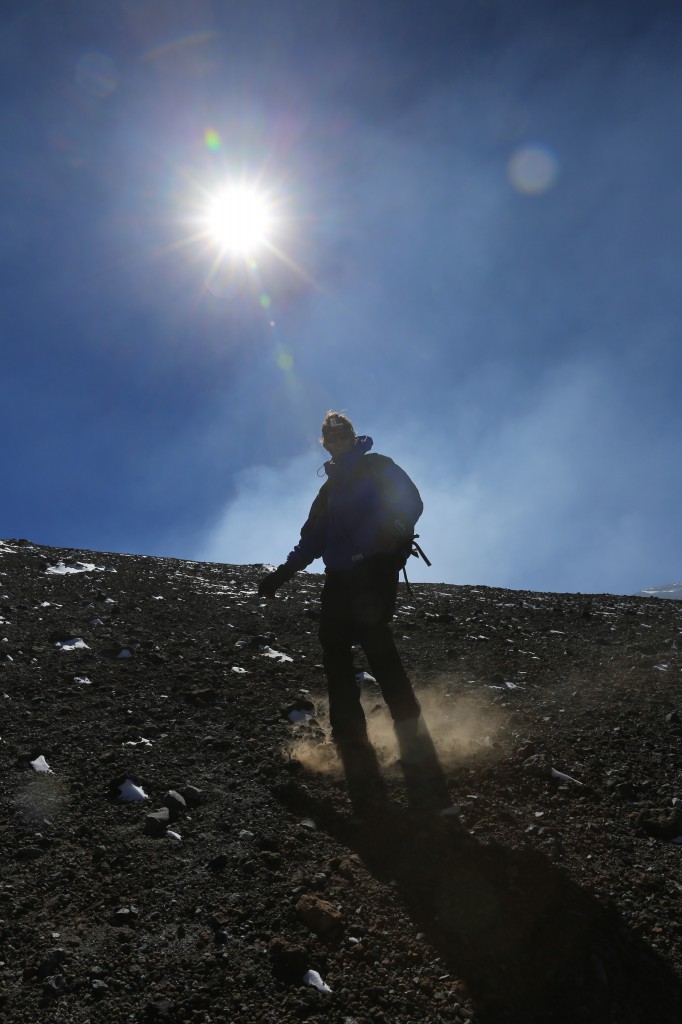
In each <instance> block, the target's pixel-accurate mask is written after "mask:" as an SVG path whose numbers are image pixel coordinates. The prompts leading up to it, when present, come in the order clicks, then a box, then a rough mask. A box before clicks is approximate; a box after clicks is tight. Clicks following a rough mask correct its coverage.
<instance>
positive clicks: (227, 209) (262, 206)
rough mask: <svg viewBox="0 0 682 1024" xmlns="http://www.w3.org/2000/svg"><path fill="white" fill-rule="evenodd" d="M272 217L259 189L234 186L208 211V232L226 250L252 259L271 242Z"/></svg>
mask: <svg viewBox="0 0 682 1024" xmlns="http://www.w3.org/2000/svg"><path fill="white" fill-rule="evenodd" d="M271 226H272V215H271V211H270V208H269V205H268V201H267V199H266V197H265V196H264V195H262V194H261V193H259V192H258V191H257V190H256V189H253V188H248V187H246V186H236V185H235V186H233V187H232V188H229V189H227V191H225V192H223V193H221V195H219V196H217V197H216V198H215V199H214V200H213V202H212V204H211V206H210V209H209V211H208V229H209V232H210V234H211V236H212V237H213V238H214V240H215V241H216V242H217V243H218V244H219V245H220V246H221V248H222V249H223V251H225V252H228V253H231V254H232V255H234V256H249V255H251V253H253V252H254V251H255V250H256V249H258V248H259V247H260V246H261V245H263V244H264V243H265V242H267V240H268V231H269V229H270V228H271Z"/></svg>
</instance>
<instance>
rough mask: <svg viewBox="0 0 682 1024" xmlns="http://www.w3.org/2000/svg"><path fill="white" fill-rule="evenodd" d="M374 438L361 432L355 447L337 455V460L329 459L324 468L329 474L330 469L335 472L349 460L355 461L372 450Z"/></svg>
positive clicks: (356, 439)
mask: <svg viewBox="0 0 682 1024" xmlns="http://www.w3.org/2000/svg"><path fill="white" fill-rule="evenodd" d="M373 444H374V440H373V439H372V438H371V437H370V436H369V435H368V434H360V436H359V437H356V438H355V447H354V448H351V449H350V451H347V452H342V453H341V455H339V456H337V459H336V462H334V460H333V459H328V460H327V462H325V464H324V470H325V473H326V474H327V476H329V471H330V470H331V471H332V472H334V469H336V468H337V467H338V466H343V465H344V464H347V463H349V462H354V461H355V460H356V459H357V458H359V457H360V456H361V455H365V453H366V452H368V451H369V450H370V448H371V447H372V445H373Z"/></svg>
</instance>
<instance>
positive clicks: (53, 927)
mask: <svg viewBox="0 0 682 1024" xmlns="http://www.w3.org/2000/svg"><path fill="white" fill-rule="evenodd" d="M60 561H61V562H62V563H64V564H68V565H69V566H70V567H71V568H75V569H79V567H82V566H88V565H93V564H94V565H95V566H96V568H95V569H94V570H93V569H88V570H85V571H81V570H80V569H79V571H77V572H74V573H70V574H67V575H58V574H50V573H46V572H45V569H46V568H48V567H50V566H55V565H57V563H58V562H60ZM0 573H2V574H3V575H2V583H1V587H0V589H1V590H2V594H3V595H6V597H3V605H2V607H3V612H2V618H3V619H4V621H3V622H2V624H0V641H3V643H2V645H1V646H2V650H0V655H4V654H6V653H7V652H10V653H11V657H12V660H8V659H7V658H5V659H4V660H0V675H1V679H0V700H1V701H2V704H1V707H2V721H1V722H0V771H1V775H0V777H1V778H2V787H0V862H1V863H2V873H1V877H0V938H1V939H2V953H1V955H0V1010H1V1011H2V1014H3V1016H4V1017H6V1018H7V1019H8V1020H12V1021H14V1020H16V1021H21V1022H22V1024H38V1022H42V1021H43V1020H45V1019H47V1018H49V1019H54V1020H63V1021H69V1022H73V1024H85V1022H86V1021H88V1020H90V1021H93V1022H95V1021H100V1020H102V1021H104V1020H106V1022H107V1024H126V1022H128V1021H130V1020H139V1021H145V1020H158V1021H164V1020H167V1021H177V1022H180V1021H185V1020H188V1021H189V1020H191V1021H197V1022H206V1024H208V1022H209V1021H213V1022H215V1021H223V1020H225V1021H227V1020H239V1021H242V1022H244V1024H260V1022H262V1021H275V1020H276V1021H278V1022H280V1024H298V1022H300V1021H301V1020H308V1021H310V1022H311V1024H312V1022H319V1024H322V1022H324V1024H343V1022H344V1021H350V1020H353V1021H357V1022H358V1024H375V1022H379V1024H381V1022H383V1024H389V1022H390V1024H415V1022H420V1024H421V1022H425V1024H426V1022H432V1024H462V1022H463V1021H465V1020H466V1021H472V1022H473V1024H574V1022H575V1021H580V1022H581V1024H640V1022H641V1024H651V1022H656V1024H679V1021H680V1020H682V1001H681V995H680V992H681V988H680V972H681V968H682V930H681V929H680V924H679V921H680V912H679V907H680V895H681V893H682V889H681V888H680V885H681V883H680V881H679V879H680V856H682V850H681V847H680V845H679V844H678V843H676V842H675V840H676V839H677V838H678V835H679V833H678V832H677V830H678V828H679V829H681V830H682V822H681V819H680V810H679V807H680V805H679V803H674V802H673V801H675V800H679V799H680V798H682V775H681V772H682V755H681V753H680V714H681V711H682V708H681V705H680V683H681V682H682V677H681V674H680V673H681V671H682V656H681V655H680V653H679V648H680V637H681V636H682V603H680V602H674V601H665V600H651V599H647V598H646V597H616V596H612V595H576V594H535V593H531V592H525V591H524V592H512V591H506V590H497V589H493V588H487V587H471V586H466V587H459V586H447V585H444V584H430V585H426V584H413V585H412V594H411V595H410V594H407V593H406V592H404V590H403V588H402V587H401V591H400V596H399V602H398V611H397V615H396V621H395V626H394V632H395V635H396V638H397V643H398V645H399V647H400V649H401V653H402V656H403V658H404V661H405V665H406V667H407V669H408V671H409V672H410V674H411V675H412V677H413V679H414V681H415V684H416V686H417V690H418V694H419V697H420V700H421V701H422V705H423V707H424V713H425V717H426V721H427V723H428V725H429V727H430V729H431V733H432V739H433V742H434V746H435V750H436V752H437V754H438V757H439V759H440V764H439V766H438V769H439V773H438V778H436V772H435V769H434V771H433V773H432V775H431V776H429V775H428V773H425V772H424V771H422V773H421V776H420V774H419V771H417V772H415V771H414V770H410V771H408V770H407V767H406V766H401V763H400V762H399V760H398V757H397V751H396V749H395V746H394V741H393V733H392V728H391V723H390V721H389V720H388V719H387V717H386V713H385V707H384V705H383V702H382V701H381V698H380V694H379V692H378V690H377V688H376V685H375V684H374V683H372V682H371V681H370V680H368V679H366V678H365V679H364V680H363V682H362V684H361V685H362V688H363V700H364V703H365V708H366V711H367V714H368V721H369V727H370V733H371V735H372V736H373V737H374V739H375V741H376V747H377V750H378V752H379V758H380V765H381V772H382V775H383V778H384V781H385V784H386V790H387V795H388V799H387V801H386V803H385V804H382V805H381V806H379V807H377V809H376V813H372V814H370V815H367V816H366V817H364V818H357V817H356V816H354V815H353V812H352V809H351V806H350V803H349V800H348V796H347V790H346V786H345V782H344V780H343V778H342V777H341V774H340V768H339V765H338V762H337V760H336V755H335V752H334V748H333V745H332V744H330V743H325V742H323V741H324V739H325V731H327V732H328V724H327V719H326V714H327V704H326V690H325V683H324V677H323V674H322V670H321V667H320V662H321V655H320V650H319V646H318V641H317V638H316V626H315V624H314V620H315V619H316V618H317V617H318V615H319V613H318V611H317V609H318V608H319V592H320V587H321V578H320V577H317V576H313V575H309V574H300V575H299V576H297V577H296V578H295V579H294V580H293V581H292V582H291V583H289V584H287V585H286V586H285V587H283V588H282V590H281V592H280V594H279V596H278V598H277V600H275V601H273V602H265V601H263V600H261V599H260V598H258V596H257V593H256V588H257V583H258V580H259V578H260V577H261V576H262V574H263V567H262V566H248V565H245V566H234V565H221V564H211V563H198V562H183V561H180V560H177V559H162V558H152V557H142V556H137V555H134V556H131V555H115V554H107V553H93V552H87V551H71V550H63V549H54V548H52V549H51V548H46V547H40V546H39V545H35V544H31V543H22V544H19V543H18V542H6V546H3V545H0ZM92 604H94V605H95V606H96V612H95V611H93V610H92V609H91V608H90V607H89V606H90V605H92ZM95 616H96V617H97V618H98V619H99V620H100V621H101V623H102V625H96V624H94V623H93V622H92V620H93V619H94V618H95ZM76 636H78V637H81V638H82V639H83V640H84V642H85V643H87V645H88V650H73V651H68V650H62V649H59V648H56V647H55V646H54V642H55V640H54V638H55V637H56V638H58V639H71V638H72V637H76ZM5 638H6V642H4V641H5ZM124 648H125V649H128V650H129V651H131V652H132V657H124V658H121V657H119V654H120V653H121V651H122V650H123V649H124ZM267 648H271V649H272V650H274V651H276V652H284V653H286V654H287V655H288V656H289V657H291V658H292V659H293V660H292V661H290V662H281V661H279V660H278V659H277V657H273V656H266V655H267V650H266V649H267ZM356 669H357V671H358V673H361V672H369V671H370V670H369V666H368V665H367V664H366V662H365V660H364V658H363V656H362V653H361V652H358V653H357V656H356ZM84 678H87V680H88V682H87V683H86V682H83V679H84ZM78 680H80V681H78ZM292 711H300V712H304V713H303V714H301V715H293V716H292V717H293V718H300V721H297V722H292V721H291V720H290V719H289V715H290V714H291V712H292ZM309 712H314V714H315V718H314V719H309V718H308V717H307V713H309ZM40 754H42V755H44V756H45V757H47V760H48V763H49V766H50V768H51V770H52V773H51V774H47V773H40V772H38V771H36V770H35V768H34V767H33V766H32V765H31V761H33V760H35V759H36V758H37V757H38V755H40ZM431 767H432V768H434V766H433V765H432V766H431ZM126 779H130V780H132V781H133V782H134V783H135V784H137V785H142V787H143V789H144V792H145V794H146V795H147V797H148V799H146V800H141V801H140V802H128V801H125V800H122V799H121V798H120V789H119V787H120V785H121V783H122V782H125V780H126ZM436 785H438V786H445V787H446V790H447V793H448V794H449V798H450V799H451V800H452V802H453V803H457V804H459V806H460V809H461V811H460V816H459V819H457V818H440V817H439V816H438V815H437V813H436V812H435V811H429V810H428V807H429V806H430V803H429V794H430V792H431V790H432V789H433V787H435V786H436ZM164 794H166V795H165V796H164ZM171 794H173V795H171ZM183 802H184V804H185V806H184V807H183ZM164 803H165V804H167V805H170V806H166V807H160V805H161V804H164ZM174 815H179V816H180V821H181V825H180V826H178V832H179V833H181V838H177V837H173V836H172V833H169V831H168V824H169V822H170V821H171V820H172V817H173V816H174ZM150 818H153V819H154V821H155V825H154V826H153V828H152V832H153V834H148V833H147V831H146V828H147V826H146V825H145V822H147V821H148V820H149V819H150ZM149 827H151V826H149ZM171 828H172V826H171ZM308 970H311V971H315V972H318V973H319V974H320V976H321V977H322V979H323V981H324V982H325V983H326V984H327V985H328V986H329V988H330V989H331V990H332V991H331V993H328V992H321V991H318V990H317V989H316V988H314V987H310V986H308V985H304V983H303V978H304V975H306V972H307V971H308Z"/></svg>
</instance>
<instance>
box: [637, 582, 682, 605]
mask: <svg viewBox="0 0 682 1024" xmlns="http://www.w3.org/2000/svg"><path fill="white" fill-rule="evenodd" d="M634 596H635V597H667V598H672V600H674V601H682V583H663V584H661V586H660V587H648V588H647V589H646V590H638V591H637V593H636V594H635V595H634Z"/></svg>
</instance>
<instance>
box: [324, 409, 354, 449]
mask: <svg viewBox="0 0 682 1024" xmlns="http://www.w3.org/2000/svg"><path fill="white" fill-rule="evenodd" d="M347 434H350V436H351V437H355V429H354V427H353V424H352V423H351V421H350V420H349V419H348V417H347V416H345V415H344V414H343V413H342V412H334V410H333V409H330V410H329V412H328V413H327V415H326V416H325V418H324V420H323V421H322V437H321V438H320V444H324V442H325V440H326V439H327V438H329V437H334V435H336V436H342V437H343V436H346V435H347Z"/></svg>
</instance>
